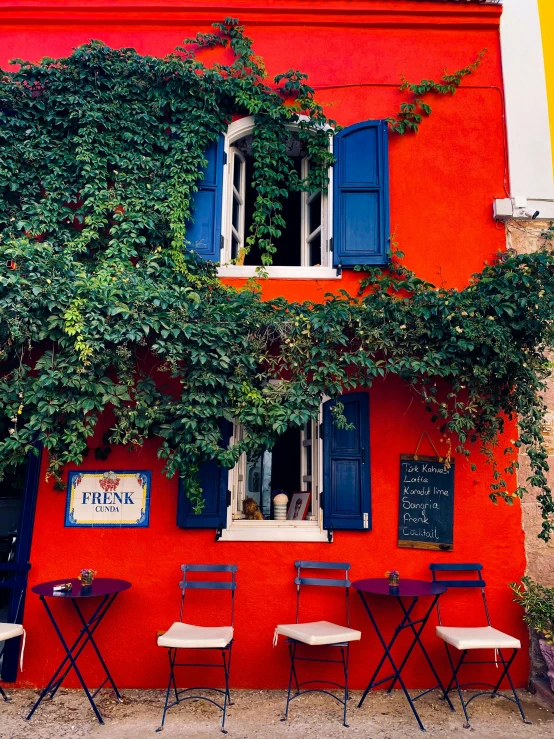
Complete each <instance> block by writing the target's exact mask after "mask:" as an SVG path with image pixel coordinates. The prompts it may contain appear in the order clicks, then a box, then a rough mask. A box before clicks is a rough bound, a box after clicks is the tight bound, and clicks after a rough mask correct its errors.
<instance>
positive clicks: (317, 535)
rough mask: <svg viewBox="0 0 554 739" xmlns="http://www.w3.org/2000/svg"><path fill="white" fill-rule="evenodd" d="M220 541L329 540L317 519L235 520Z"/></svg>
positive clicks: (222, 534) (222, 533)
mask: <svg viewBox="0 0 554 739" xmlns="http://www.w3.org/2000/svg"><path fill="white" fill-rule="evenodd" d="M219 541H302V542H316V543H321V542H328V538H327V531H322V530H321V529H320V527H319V524H318V523H317V522H316V521H298V523H292V522H284V521H283V522H279V521H233V522H232V523H231V525H230V527H229V528H227V529H223V531H222V532H221V537H220V538H219Z"/></svg>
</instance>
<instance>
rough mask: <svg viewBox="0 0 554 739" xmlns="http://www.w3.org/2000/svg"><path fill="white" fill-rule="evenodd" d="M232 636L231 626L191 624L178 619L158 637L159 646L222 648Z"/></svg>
mask: <svg viewBox="0 0 554 739" xmlns="http://www.w3.org/2000/svg"><path fill="white" fill-rule="evenodd" d="M232 638H233V627H232V626H193V625H192V624H182V623H179V622H178V621H177V622H176V623H174V624H173V626H171V627H170V628H169V629H168V630H167V631H166V632H165V634H162V635H161V636H159V637H158V646H159V647H175V648H176V649H222V648H223V647H226V646H227V644H229V642H230V641H231V640H232Z"/></svg>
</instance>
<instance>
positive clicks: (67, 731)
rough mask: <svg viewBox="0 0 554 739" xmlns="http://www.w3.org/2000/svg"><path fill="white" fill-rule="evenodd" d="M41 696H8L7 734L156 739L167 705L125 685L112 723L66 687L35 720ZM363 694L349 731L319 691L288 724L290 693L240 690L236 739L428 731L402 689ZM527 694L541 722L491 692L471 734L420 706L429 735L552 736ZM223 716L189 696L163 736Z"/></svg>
mask: <svg viewBox="0 0 554 739" xmlns="http://www.w3.org/2000/svg"><path fill="white" fill-rule="evenodd" d="M37 695H38V693H37V692H36V691H32V690H19V691H13V690H12V691H11V692H10V696H11V699H12V700H11V701H10V702H9V703H4V702H2V701H1V700H0V738H1V739H27V737H33V739H62V738H63V737H72V738H75V739H77V738H78V737H109V739H143V738H146V737H148V738H149V739H154V736H156V734H154V732H155V729H156V728H157V727H158V726H159V723H160V719H161V713H162V706H163V693H162V692H161V691H157V690H125V691H123V695H124V698H123V702H122V703H118V702H116V701H115V700H114V699H113V698H112V697H111V696H112V694H111V693H108V692H107V691H104V695H103V697H99V700H98V705H99V707H100V710H101V712H102V714H103V716H104V718H105V722H106V723H105V725H104V726H100V725H99V724H98V723H97V722H96V720H95V719H94V716H93V714H92V712H91V710H90V708H89V707H88V703H87V701H86V698H85V696H84V694H83V693H82V692H81V691H74V690H62V691H60V693H59V694H58V696H56V699H55V700H54V701H52V702H51V703H49V702H46V703H44V704H43V705H42V706H41V707H40V708H39V709H38V711H37V713H36V714H35V715H34V716H33V718H32V719H31V721H30V722H29V723H27V722H26V721H25V720H24V717H25V715H26V713H27V711H28V710H29V707H30V706H31V705H32V703H33V701H34V700H36V696H37ZM359 695H360V694H359V693H358V692H355V691H353V695H352V698H353V700H352V701H351V702H350V704H349V723H350V728H348V729H345V728H344V727H343V726H342V723H341V720H340V706H339V705H338V704H335V702H334V701H332V700H331V699H330V698H326V697H325V696H321V695H313V694H312V695H309V696H304V697H302V698H299V699H297V700H296V701H294V703H293V704H292V705H291V709H290V714H289V720H288V721H287V722H286V723H283V722H281V721H280V718H281V716H282V711H283V708H284V692H283V691H253V690H244V691H234V692H233V700H234V701H235V703H234V705H233V706H232V707H231V708H230V709H229V712H228V714H227V728H228V730H229V739H243V738H244V739H273V737H276V739H278V738H279V737H283V739H286V738H287V737H293V736H294V737H302V739H328V738H330V737H333V738H334V739H336V738H339V737H344V739H349V738H350V737H352V738H354V737H365V738H366V739H375V738H376V737H379V738H380V739H389V738H390V739H407V738H408V737H410V739H413V738H414V737H418V736H420V734H419V730H418V728H417V724H416V723H415V721H414V719H413V717H412V715H411V711H410V709H409V707H408V704H407V703H406V701H405V698H404V696H403V695H402V693H400V692H399V691H394V693H393V694H392V695H391V696H387V695H385V694H383V693H382V692H377V693H372V694H371V695H370V696H368V698H367V700H366V702H365V703H364V706H363V708H362V709H361V710H358V709H357V708H356V705H357V700H359ZM521 697H522V702H523V705H524V708H525V712H526V713H527V717H528V719H529V720H531V721H532V722H533V723H532V725H531V726H528V725H525V724H524V723H523V722H522V721H521V719H520V717H519V713H518V712H517V708H516V706H514V705H513V704H512V703H509V702H508V701H505V700H499V699H495V700H491V699H489V698H486V697H483V698H480V699H478V700H476V701H474V702H473V703H472V704H471V706H470V708H471V713H470V716H471V719H472V728H471V729H470V730H469V731H468V730H467V729H464V728H463V727H462V723H463V721H462V713H461V710H458V709H457V710H456V713H451V712H450V711H448V709H447V707H446V706H445V705H444V704H443V703H442V702H441V701H440V700H438V699H437V698H436V696H435V697H434V696H433V695H428V696H425V697H424V698H422V699H421V700H420V701H418V704H417V705H418V708H419V712H420V715H421V717H422V719H423V722H424V723H425V724H426V728H427V733H426V736H429V737H433V736H441V737H444V736H447V737H460V739H462V737H466V738H469V737H474V738H475V739H485V738H486V739H489V737H510V739H515V738H517V739H519V737H523V738H524V737H529V738H530V739H531V738H533V739H534V737H550V739H552V737H554V713H553V712H552V711H551V709H549V708H548V707H547V706H546V705H544V704H542V703H541V702H540V701H539V699H537V698H536V697H534V696H532V695H530V694H529V693H526V692H524V691H521ZM455 705H456V703H455ZM458 706H459V704H458ZM219 719H220V714H219V711H217V709H215V708H214V707H213V706H211V705H210V704H208V703H201V702H197V701H187V702H186V703H184V704H183V705H181V706H178V707H176V708H173V709H172V710H171V711H170V712H169V714H168V717H167V720H166V725H165V729H164V731H163V734H161V735H160V736H163V737H167V739H170V738H171V737H199V738H201V737H208V736H209V737H216V736H221V734H220V733H219V723H218V721H219Z"/></svg>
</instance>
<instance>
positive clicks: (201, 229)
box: [185, 136, 223, 262]
mask: <svg viewBox="0 0 554 739" xmlns="http://www.w3.org/2000/svg"><path fill="white" fill-rule="evenodd" d="M206 159H207V160H208V166H207V167H206V169H205V170H204V178H203V179H201V180H198V183H197V184H198V192H196V193H194V196H193V199H192V212H191V215H192V218H193V221H192V222H191V221H189V222H188V223H187V230H186V235H185V238H186V240H187V241H188V242H189V249H192V250H193V251H195V252H196V253H197V254H198V255H199V256H201V257H202V258H203V259H209V260H210V261H211V262H219V259H220V253H221V247H220V241H221V201H222V197H223V136H220V137H219V139H218V140H217V141H214V143H213V144H212V145H211V146H210V148H209V149H208V150H207V151H206Z"/></svg>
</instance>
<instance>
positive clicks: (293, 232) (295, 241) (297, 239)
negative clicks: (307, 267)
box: [231, 135, 303, 267]
mask: <svg viewBox="0 0 554 739" xmlns="http://www.w3.org/2000/svg"><path fill="white" fill-rule="evenodd" d="M233 146H235V147H236V148H237V149H239V150H240V151H241V152H242V154H243V155H244V157H245V159H246V197H245V210H244V215H245V218H244V234H245V239H247V238H248V236H249V234H250V227H251V225H252V216H253V213H254V202H255V200H256V190H255V189H254V188H253V187H252V179H253V173H254V159H253V157H252V136H251V135H249V136H245V137H244V138H242V139H239V141H236V142H235V143H234V144H233ZM289 148H290V159H291V162H292V165H293V167H294V169H295V170H296V172H297V173H298V177H299V178H300V177H301V174H302V157H303V152H302V150H301V147H300V144H299V142H298V141H293V140H292V139H291V142H290V144H289ZM282 206H283V208H282V210H281V214H282V216H283V218H284V219H285V222H286V224H287V225H286V228H284V229H282V234H281V236H280V237H279V238H278V239H275V240H274V242H273V243H274V245H275V246H276V248H277V252H276V253H275V254H273V264H274V265H276V266H279V267H299V266H300V265H301V244H302V221H301V207H302V194H301V193H300V192H291V193H289V196H288V197H287V198H284V199H283V201H282ZM231 256H232V258H233V257H235V256H236V254H232V255H231ZM261 263H262V257H261V254H260V250H259V249H258V248H252V249H251V251H250V253H249V254H247V255H246V257H245V259H244V264H245V265H249V266H257V265H259V264H261Z"/></svg>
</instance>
